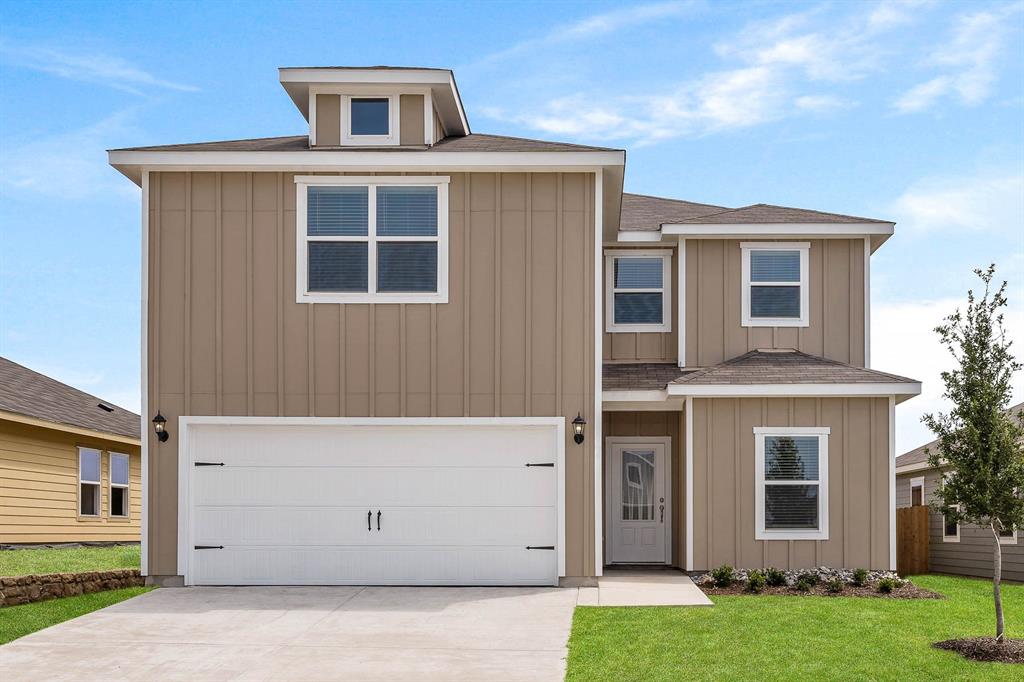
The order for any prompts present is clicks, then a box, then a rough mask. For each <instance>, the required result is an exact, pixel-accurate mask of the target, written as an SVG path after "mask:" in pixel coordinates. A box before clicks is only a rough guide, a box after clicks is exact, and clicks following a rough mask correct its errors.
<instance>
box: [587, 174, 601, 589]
mask: <svg viewBox="0 0 1024 682" xmlns="http://www.w3.org/2000/svg"><path fill="white" fill-rule="evenodd" d="M603 225H604V171H602V170H600V169H599V170H598V171H597V172H596V173H595V174H594V416H593V418H592V419H591V420H590V421H592V422H593V423H594V426H593V428H592V429H591V430H592V431H593V434H592V435H591V438H593V439H594V575H595V576H597V577H600V576H601V575H602V574H603V573H604V562H603V561H602V556H603V554H604V525H603V523H602V519H603V518H604V517H603V516H602V515H601V508H602V507H603V506H604V495H603V490H602V486H601V481H602V478H603V477H602V472H603V464H602V460H603V458H604V450H603V447H604V442H603V438H602V437H603V432H604V412H603V409H604V395H603V390H604V389H603V386H602V384H601V375H602V373H603V370H604V352H603V349H602V344H603V343H604V320H603V319H602V317H601V311H602V310H603V309H604V301H603V300H602V297H601V293H602V290H601V281H602V279H603V278H604V272H603V271H602V269H601V264H602V262H603V261H602V244H601V234H602V230H603Z"/></svg>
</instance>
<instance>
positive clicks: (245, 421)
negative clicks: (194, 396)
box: [176, 416, 567, 586]
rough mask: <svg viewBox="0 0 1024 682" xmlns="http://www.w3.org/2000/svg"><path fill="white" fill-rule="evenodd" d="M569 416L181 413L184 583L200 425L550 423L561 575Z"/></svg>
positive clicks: (180, 552)
mask: <svg viewBox="0 0 1024 682" xmlns="http://www.w3.org/2000/svg"><path fill="white" fill-rule="evenodd" d="M566 421H567V420H566V418H565V417H233V416H180V417H178V434H177V435H178V491H177V492H178V495H177V501H178V532H177V553H176V556H177V570H178V575H181V576H182V577H183V578H184V584H185V585H186V586H189V585H191V584H192V582H191V578H192V575H191V568H190V562H189V559H190V557H191V556H192V550H191V548H192V547H193V533H192V519H191V508H192V500H191V487H192V480H193V475H194V471H195V467H194V466H193V452H192V449H191V436H190V431H191V429H192V428H193V427H195V426H202V425H222V426H309V427H326V426H352V427H359V426H370V427H381V426H422V427H431V426H438V427H444V426H470V427H477V428H487V427H509V426H544V427H550V428H552V429H553V431H554V438H555V472H556V487H557V491H556V494H557V501H556V510H557V515H558V521H557V524H558V527H557V547H556V551H557V553H558V577H564V576H565V429H566Z"/></svg>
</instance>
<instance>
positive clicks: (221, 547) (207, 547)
mask: <svg viewBox="0 0 1024 682" xmlns="http://www.w3.org/2000/svg"><path fill="white" fill-rule="evenodd" d="M195 549H224V545H196V546H195Z"/></svg>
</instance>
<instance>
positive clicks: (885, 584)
mask: <svg viewBox="0 0 1024 682" xmlns="http://www.w3.org/2000/svg"><path fill="white" fill-rule="evenodd" d="M902 585H903V583H902V581H900V580H897V579H896V578H882V579H881V580H879V581H878V591H879V592H881V593H882V594H889V593H890V592H892V591H893V590H895V589H898V588H899V587H901V586H902Z"/></svg>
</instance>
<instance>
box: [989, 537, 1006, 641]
mask: <svg viewBox="0 0 1024 682" xmlns="http://www.w3.org/2000/svg"><path fill="white" fill-rule="evenodd" d="M989 527H990V528H991V529H992V537H993V538H995V541H996V549H995V556H994V557H993V560H992V595H993V596H994V597H995V600H996V641H997V642H1002V641H1003V595H1002V593H1001V592H1000V591H999V581H1000V579H1001V578H1002V573H1003V546H1002V545H1001V544H1000V542H999V531H997V530H996V524H995V521H993V522H991V523H990V524H989Z"/></svg>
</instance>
